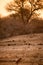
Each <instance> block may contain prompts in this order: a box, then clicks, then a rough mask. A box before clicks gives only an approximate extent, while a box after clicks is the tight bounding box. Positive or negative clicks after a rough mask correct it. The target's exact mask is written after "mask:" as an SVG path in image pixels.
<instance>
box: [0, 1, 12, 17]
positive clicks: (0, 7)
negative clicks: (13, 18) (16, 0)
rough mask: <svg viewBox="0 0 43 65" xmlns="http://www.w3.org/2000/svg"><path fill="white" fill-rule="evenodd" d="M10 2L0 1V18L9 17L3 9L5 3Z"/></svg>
mask: <svg viewBox="0 0 43 65" xmlns="http://www.w3.org/2000/svg"><path fill="white" fill-rule="evenodd" d="M11 1H12V0H0V16H1V17H4V16H7V15H9V14H10V13H9V12H7V10H6V9H5V6H6V4H7V3H9V2H11Z"/></svg>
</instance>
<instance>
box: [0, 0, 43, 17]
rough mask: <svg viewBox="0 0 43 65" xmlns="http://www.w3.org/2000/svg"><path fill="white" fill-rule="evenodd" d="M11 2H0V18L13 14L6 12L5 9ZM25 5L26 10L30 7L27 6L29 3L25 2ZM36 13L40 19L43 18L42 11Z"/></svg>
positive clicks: (0, 0) (7, 0) (3, 0)
mask: <svg viewBox="0 0 43 65" xmlns="http://www.w3.org/2000/svg"><path fill="white" fill-rule="evenodd" d="M12 1H13V0H0V17H6V16H8V15H9V14H12V13H14V12H13V11H12V12H8V11H7V10H6V9H5V7H6V5H7V4H8V3H10V2H12ZM26 5H27V6H26V8H27V7H28V6H31V5H30V4H29V2H27V3H26ZM36 13H40V15H39V17H40V18H43V10H39V11H38V12H36Z"/></svg>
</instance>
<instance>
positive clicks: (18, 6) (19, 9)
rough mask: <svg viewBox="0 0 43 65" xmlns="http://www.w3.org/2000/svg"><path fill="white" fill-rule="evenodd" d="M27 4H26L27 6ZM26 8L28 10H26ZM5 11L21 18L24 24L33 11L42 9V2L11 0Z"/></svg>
mask: <svg viewBox="0 0 43 65" xmlns="http://www.w3.org/2000/svg"><path fill="white" fill-rule="evenodd" d="M27 2H28V4H29V5H28V4H27ZM26 4H27V5H26ZM26 6H28V8H26ZM6 9H7V11H10V12H11V11H13V12H15V14H16V13H18V15H19V16H21V18H22V21H23V22H24V23H28V22H29V21H30V20H31V18H32V16H33V15H34V14H36V13H35V11H38V10H40V9H43V0H13V2H11V3H9V4H8V5H7V7H6Z"/></svg>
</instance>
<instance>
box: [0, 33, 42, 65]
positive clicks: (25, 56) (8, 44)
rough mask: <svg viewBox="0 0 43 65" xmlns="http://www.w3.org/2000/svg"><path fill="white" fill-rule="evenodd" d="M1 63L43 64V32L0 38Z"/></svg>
mask: <svg viewBox="0 0 43 65" xmlns="http://www.w3.org/2000/svg"><path fill="white" fill-rule="evenodd" d="M0 65H43V33H37V34H29V35H20V36H15V37H10V38H6V39H4V40H0Z"/></svg>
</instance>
